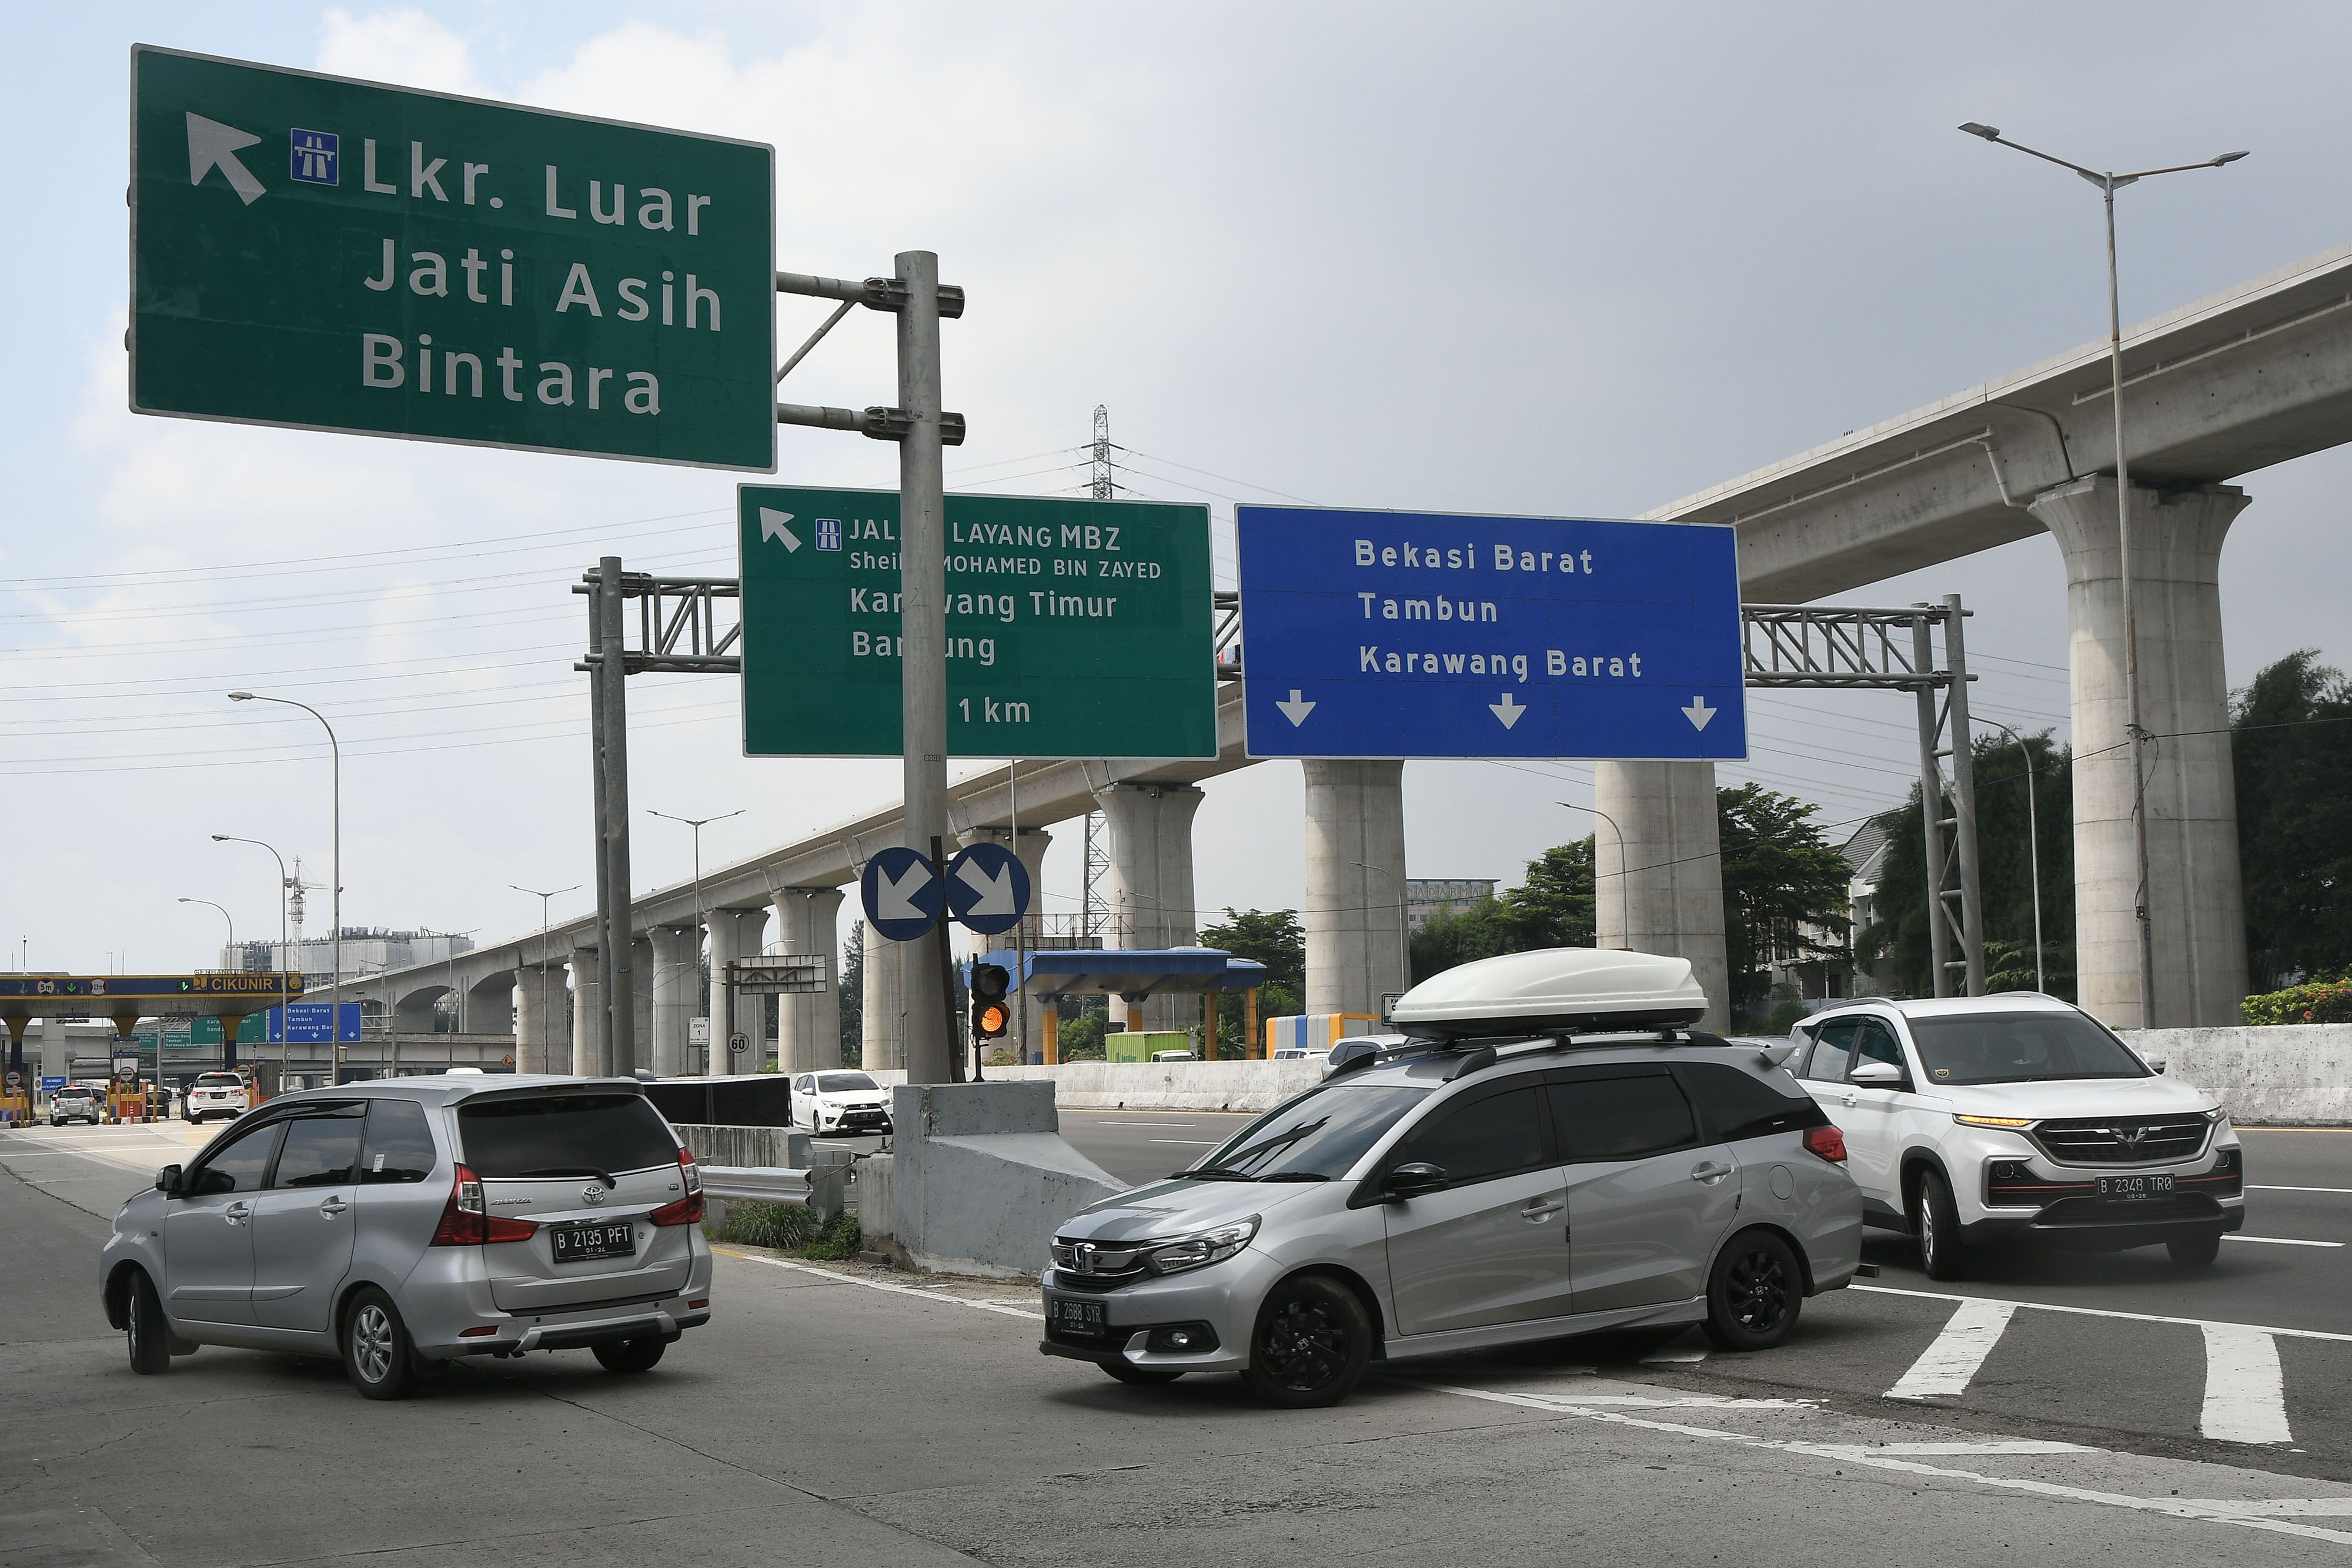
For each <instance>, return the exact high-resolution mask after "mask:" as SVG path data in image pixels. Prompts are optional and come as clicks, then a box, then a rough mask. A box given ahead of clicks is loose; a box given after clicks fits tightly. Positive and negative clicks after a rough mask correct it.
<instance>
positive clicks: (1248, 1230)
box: [1143, 1214, 1257, 1274]
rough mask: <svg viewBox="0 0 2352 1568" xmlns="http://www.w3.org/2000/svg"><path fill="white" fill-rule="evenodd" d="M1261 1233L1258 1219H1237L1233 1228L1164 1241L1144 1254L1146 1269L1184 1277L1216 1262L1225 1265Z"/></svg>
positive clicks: (1254, 1216) (1218, 1229)
mask: <svg viewBox="0 0 2352 1568" xmlns="http://www.w3.org/2000/svg"><path fill="white" fill-rule="evenodd" d="M1256 1234H1257V1216H1256V1215H1255V1214H1253V1215H1251V1216H1250V1217H1249V1218H1247V1219H1236V1220H1234V1222H1233V1223H1232V1224H1231V1225H1220V1226H1218V1227H1217V1228H1215V1229H1213V1230H1203V1231H1202V1232H1200V1233H1199V1234H1198V1235H1193V1236H1183V1237H1179V1238H1178V1239H1175V1240H1173V1241H1162V1242H1160V1244H1159V1245H1158V1246H1156V1247H1154V1248H1152V1249H1151V1250H1150V1251H1149V1252H1146V1253H1145V1254H1144V1255H1143V1266H1144V1267H1145V1268H1146V1269H1149V1270H1151V1271H1152V1272H1153V1273H1155V1274H1181V1273H1182V1272H1184V1270H1187V1269H1205V1268H1207V1267H1208V1266H1209V1265H1210V1264H1212V1263H1222V1262H1223V1261H1224V1260H1226V1259H1228V1258H1230V1257H1232V1256H1233V1255H1234V1253H1236V1252H1238V1251H1240V1250H1241V1249H1243V1248H1244V1247H1246V1246H1248V1245H1249V1244H1250V1238H1251V1237H1253V1236H1255V1235H1256Z"/></svg>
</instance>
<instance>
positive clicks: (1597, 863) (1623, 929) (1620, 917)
mask: <svg viewBox="0 0 2352 1568" xmlns="http://www.w3.org/2000/svg"><path fill="white" fill-rule="evenodd" d="M1552 803H1553V804H1554V805H1556V806H1560V807H1563V808H1565V809H1566V810H1570V811H1591V813H1592V814H1593V815H1594V816H1596V817H1598V818H1600V819H1601V821H1604V822H1606V823H1608V824H1609V831H1611V832H1612V833H1614V834H1616V835H1617V939H1618V940H1619V941H1621V942H1623V943H1624V944H1625V948H1624V951H1626V952H1628V953H1630V952H1632V951H1633V894H1630V893H1628V892H1627V891H1626V883H1629V882H1631V881H1632V880H1633V867H1632V866H1629V865H1627V864H1626V863H1625V862H1626V859H1627V858H1628V856H1627V851H1626V848H1625V830H1624V829H1622V828H1621V827H1619V826H1618V825H1617V819H1616V818H1614V817H1612V816H1611V815H1610V814H1609V813H1608V812H1606V811H1602V810H1595V809H1594V808H1592V807H1591V806H1580V805H1578V804H1577V803H1576V802H1575V801H1573V800H1555V801H1553V802H1552ZM1592 945H1593V946H1595V947H1598V946H1601V856H1600V854H1599V853H1598V852H1595V853H1594V855H1593V857H1592Z"/></svg>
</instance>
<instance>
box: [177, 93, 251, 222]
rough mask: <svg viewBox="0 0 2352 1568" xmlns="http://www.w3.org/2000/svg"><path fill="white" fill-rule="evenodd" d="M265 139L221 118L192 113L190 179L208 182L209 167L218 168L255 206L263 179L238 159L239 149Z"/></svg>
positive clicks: (189, 136)
mask: <svg viewBox="0 0 2352 1568" xmlns="http://www.w3.org/2000/svg"><path fill="white" fill-rule="evenodd" d="M259 141H261V138H260V137H258V136H253V135H248V134H247V133H246V132H245V131H239V130H238V129H237V128H236V126H234V125H223V124H222V123H221V122H220V121H219V120H206V119H205V117H204V116H203V115H201V114H191V115H189V116H188V183H189V184H191V185H201V184H203V183H205V171H206V170H209V169H215V168H217V169H218V170H219V171H220V172H222V173H223V174H225V175H226V176H227V177H228V183H229V188H230V189H232V190H234V191H235V192H236V193H237V195H238V196H239V197H241V198H243V200H244V202H245V204H246V205H247V206H248V207H249V206H251V205H253V204H254V203H255V202H256V201H257V200H259V199H260V197H261V192H262V185H261V182H260V181H258V180H257V179H255V178H254V177H253V171H252V170H250V169H248V168H247V167H246V166H245V165H244V164H242V163H240V162H237V161H236V150H237V149H238V148H240V147H252V146H255V145H257V143H258V142H259Z"/></svg>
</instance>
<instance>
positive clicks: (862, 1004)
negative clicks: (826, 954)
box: [841, 920, 866, 1067]
mask: <svg viewBox="0 0 2352 1568" xmlns="http://www.w3.org/2000/svg"><path fill="white" fill-rule="evenodd" d="M841 1064H842V1065H843V1066H844V1067H862V1066H864V1065H865V1064H866V922H864V921H863V920H853V921H851V922H850V923H849V940H848V941H846V942H844V943H843V944H842V945H841Z"/></svg>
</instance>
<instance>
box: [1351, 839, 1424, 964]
mask: <svg viewBox="0 0 2352 1568" xmlns="http://www.w3.org/2000/svg"><path fill="white" fill-rule="evenodd" d="M1355 864H1356V869H1357V870H1359V871H1376V872H1379V873H1381V875H1382V876H1384V877H1387V878H1388V879H1389V880H1390V881H1391V882H1392V883H1396V888H1397V947H1398V956H1399V957H1400V958H1402V960H1403V963H1404V968H1403V969H1402V971H1401V972H1400V977H1401V979H1402V983H1403V985H1404V988H1405V989H1406V990H1408V991H1409V990H1411V989H1412V911H1411V910H1409V909H1407V908H1406V907H1405V904H1406V900H1405V895H1404V879H1403V878H1402V877H1400V876H1399V875H1397V873H1394V872H1392V871H1391V870H1389V868H1388V867H1386V866H1380V865H1373V864H1371V863H1370V862H1366V861H1358V862H1355Z"/></svg>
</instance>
